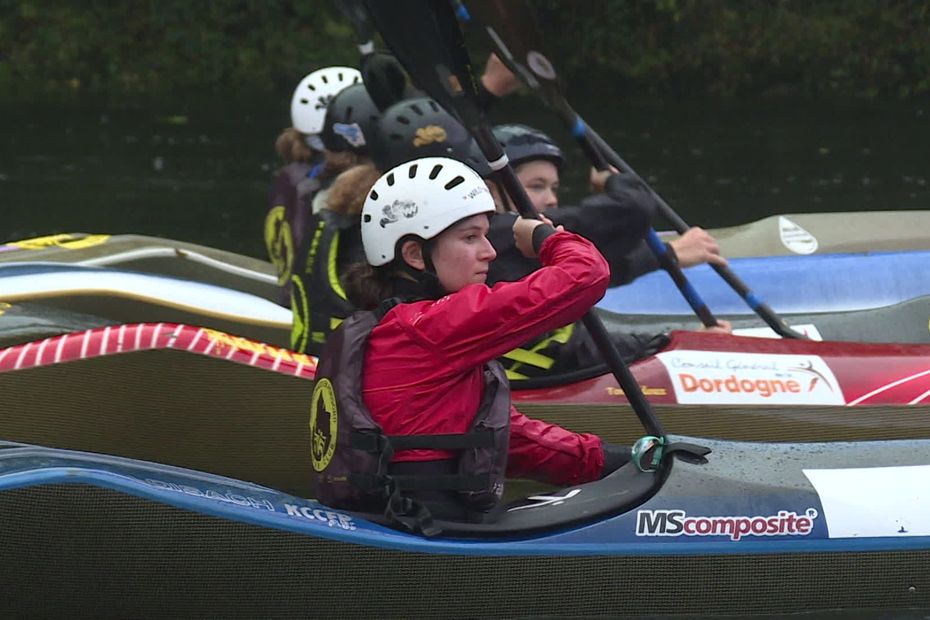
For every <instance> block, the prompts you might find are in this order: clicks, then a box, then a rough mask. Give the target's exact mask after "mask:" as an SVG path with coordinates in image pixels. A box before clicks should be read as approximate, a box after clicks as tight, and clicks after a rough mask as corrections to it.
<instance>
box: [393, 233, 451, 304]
mask: <svg viewBox="0 0 930 620" xmlns="http://www.w3.org/2000/svg"><path fill="white" fill-rule="evenodd" d="M416 242H417V243H419V244H420V252H421V253H422V255H423V262H424V264H425V267H426V268H425V269H423V270H422V271H421V270H419V269H414V268H413V267H411V266H410V265H408V264H407V262H406V261H405V260H403V259H398V260H397V263H398V265H399V266H400V269H401V271H402V273H403V275H404V276H406V277H404V278H398V279H397V281H396V282H395V284H394V290H395V293H396V294H397V295H399V296H401V297H407V296H410V297H412V298H414V299H439V298H441V297H445V296H446V295H448V294H449V291H447V290H446V289H445V288H444V287H443V286H442V283H441V282H440V281H439V276H438V275H436V268H435V266H434V265H433V256H432V254H433V241H432V239H419V238H418V239H416Z"/></svg>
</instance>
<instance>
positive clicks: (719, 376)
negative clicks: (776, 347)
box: [656, 351, 846, 405]
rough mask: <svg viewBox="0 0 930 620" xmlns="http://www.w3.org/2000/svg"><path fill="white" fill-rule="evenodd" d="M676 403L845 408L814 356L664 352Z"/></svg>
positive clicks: (837, 388) (822, 364)
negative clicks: (830, 406) (832, 406)
mask: <svg viewBox="0 0 930 620" xmlns="http://www.w3.org/2000/svg"><path fill="white" fill-rule="evenodd" d="M656 357H657V358H658V359H659V361H660V362H662V364H663V365H664V366H665V369H666V370H667V371H668V374H669V377H670V378H671V380H672V388H673V389H674V390H675V397H676V400H677V401H678V402H679V403H681V404H686V405H742V404H754V405H842V404H844V403H845V402H846V401H845V399H844V398H843V392H842V390H841V389H840V386H839V383H838V382H837V380H836V376H834V374H833V371H832V370H830V368H829V366H827V364H826V362H824V361H823V359H822V358H820V357H819V356H816V355H778V354H773V353H761V354H760V353H731V352H727V351H664V352H662V353H659V354H658V355H656Z"/></svg>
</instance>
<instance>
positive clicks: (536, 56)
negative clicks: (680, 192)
mask: <svg viewBox="0 0 930 620" xmlns="http://www.w3.org/2000/svg"><path fill="white" fill-rule="evenodd" d="M474 7H475V8H476V10H477V14H478V15H479V16H480V17H481V19H482V21H483V22H484V23H485V31H486V32H487V34H488V36H489V37H490V38H491V41H492V42H493V43H494V45H495V47H496V48H497V55H498V57H499V58H500V59H501V61H502V62H503V63H504V64H505V65H507V67H508V68H509V69H510V70H511V71H512V72H513V73H514V74H515V75H516V76H518V77H519V78H520V80H521V81H523V82H524V83H525V84H526V85H527V86H529V87H530V89H531V90H533V91H534V92H536V93H538V94H539V95H540V96H541V97H542V99H543V101H545V102H546V103H547V104H548V105H549V107H550V108H552V109H553V110H554V111H555V112H556V114H557V115H558V116H559V118H561V119H562V121H563V122H564V123H565V124H566V126H567V127H568V128H569V130H570V131H571V133H572V135H573V136H574V137H575V140H576V142H577V143H578V146H579V147H581V150H582V152H584V154H585V156H586V157H587V158H588V161H590V162H591V165H592V166H594V168H596V169H597V170H607V169H609V168H610V162H609V161H608V160H607V158H606V157H605V155H604V153H603V152H601V149H600V148H598V146H597V144H595V143H594V141H593V140H592V139H591V136H590V135H589V134H588V132H587V126H586V125H585V124H584V122H583V121H582V120H581V117H580V116H578V114H577V113H576V112H575V111H574V110H573V109H572V107H571V105H569V103H568V101H567V100H566V99H565V96H564V94H563V92H562V86H561V84H560V83H559V77H558V74H556V71H555V67H553V66H552V63H551V62H549V60H548V59H547V58H546V56H545V55H543V54H542V53H541V52H542V46H541V45H540V42H539V36H538V32H537V29H536V27H535V26H534V25H533V24H532V23H530V22H531V20H532V18H533V15H532V14H531V13H530V12H529V11H528V10H527V9H525V8H524V7H522V6H521V3H519V2H516V1H515V0H506V1H504V0H486V1H484V2H478V3H475V4H474ZM515 22H519V25H516V24H515ZM492 23H494V24H502V26H500V27H501V28H502V29H505V30H507V33H508V38H510V37H511V36H512V37H513V38H514V39H516V43H515V47H517V48H518V49H519V50H520V51H521V57H525V61H523V62H521V61H518V60H517V59H516V58H514V55H513V52H512V51H511V49H510V48H509V47H508V46H507V44H506V43H505V42H504V40H503V39H502V38H501V36H500V34H499V33H498V32H497V31H496V30H495V29H494V27H493V26H492V25H491V24H492ZM634 176H636V175H635V173H634ZM643 184H644V185H645V181H643ZM646 187H649V186H648V185H646ZM650 189H651V188H650ZM649 235H650V238H649V239H647V244H648V246H649V249H650V250H651V251H652V253H653V254H654V255H655V257H656V260H657V261H658V263H659V266H660V267H662V268H663V269H664V270H665V271H666V272H667V273H668V275H669V277H671V279H672V282H673V283H674V284H675V286H676V287H677V288H678V290H679V291H680V292H681V294H682V296H683V297H684V298H685V300H686V301H687V302H688V305H689V306H691V309H692V310H694V313H695V314H696V315H697V317H698V318H699V319H700V320H701V323H703V324H704V325H705V326H706V327H714V326H716V325H719V323H718V322H717V318H716V317H715V316H714V315H713V313H711V311H710V308H708V307H707V304H706V303H705V302H704V300H703V299H701V296H700V295H699V294H698V292H697V291H696V290H695V289H694V287H693V286H692V285H691V283H690V282H689V281H688V278H687V276H685V274H684V272H682V270H681V267H680V266H679V265H678V262H677V261H675V260H673V259H672V256H671V254H670V253H669V252H668V251H667V250H666V248H665V246H664V245H663V244H662V243H661V242H660V241H659V240H658V237H656V236H655V231H650V233H649Z"/></svg>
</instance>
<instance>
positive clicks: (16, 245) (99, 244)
mask: <svg viewBox="0 0 930 620" xmlns="http://www.w3.org/2000/svg"><path fill="white" fill-rule="evenodd" d="M6 262H31V263H32V262H53V263H68V264H71V265H76V266H86V267H112V268H114V269H123V270H129V271H142V272H145V273H153V274H158V275H164V276H173V277H176V278H183V279H185V280H193V281H194V282H205V283H207V284H215V285H217V286H222V287H226V288H231V289H233V290H237V291H242V292H243V293H249V294H251V295H257V296H259V297H262V298H264V299H268V300H271V301H277V299H278V276H277V273H276V271H275V268H274V266H273V265H272V264H271V263H269V262H268V261H264V260H259V259H257V258H252V257H250V256H243V255H241V254H235V253H233V252H227V251H226V250H219V249H217V248H211V247H208V246H205V245H198V244H195V243H188V242H186V241H176V240H174V239H162V238H159V237H149V236H145V235H105V234H88V233H65V234H58V235H49V236H46V237H36V238H34V239H25V240H22V241H12V242H9V243H5V244H0V264H2V263H6Z"/></svg>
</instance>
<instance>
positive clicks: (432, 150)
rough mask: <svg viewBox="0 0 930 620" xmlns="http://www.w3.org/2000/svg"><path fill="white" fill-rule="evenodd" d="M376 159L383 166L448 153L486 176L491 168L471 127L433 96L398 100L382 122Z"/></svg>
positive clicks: (393, 165)
mask: <svg viewBox="0 0 930 620" xmlns="http://www.w3.org/2000/svg"><path fill="white" fill-rule="evenodd" d="M376 142H377V144H376V145H375V147H374V148H373V149H372V159H373V160H374V162H375V165H376V166H377V167H378V168H379V169H380V170H388V169H390V168H393V167H395V166H399V165H400V164H402V163H404V162H408V161H411V160H414V159H419V158H422V157H448V158H451V159H455V160H457V161H460V162H462V163H464V164H466V165H467V166H469V167H471V168H472V169H473V170H475V172H477V173H478V174H479V175H481V176H482V177H488V176H489V175H490V174H491V168H490V166H488V162H487V160H486V159H485V158H484V155H482V153H481V150H480V149H479V148H478V145H477V144H476V143H475V141H474V139H473V138H472V137H471V136H470V135H469V134H468V130H466V129H465V127H464V126H462V124H461V123H460V122H458V120H456V119H455V118H454V117H453V116H452V115H451V114H449V113H448V112H446V111H445V110H444V109H443V108H442V106H440V105H439V104H438V103H436V102H435V101H434V100H432V99H430V98H429V97H420V98H417V99H408V100H405V101H400V102H398V103H395V104H394V105H392V106H391V107H390V108H388V109H387V110H385V111H384V114H382V115H381V120H380V121H379V122H378V137H377V139H376Z"/></svg>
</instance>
